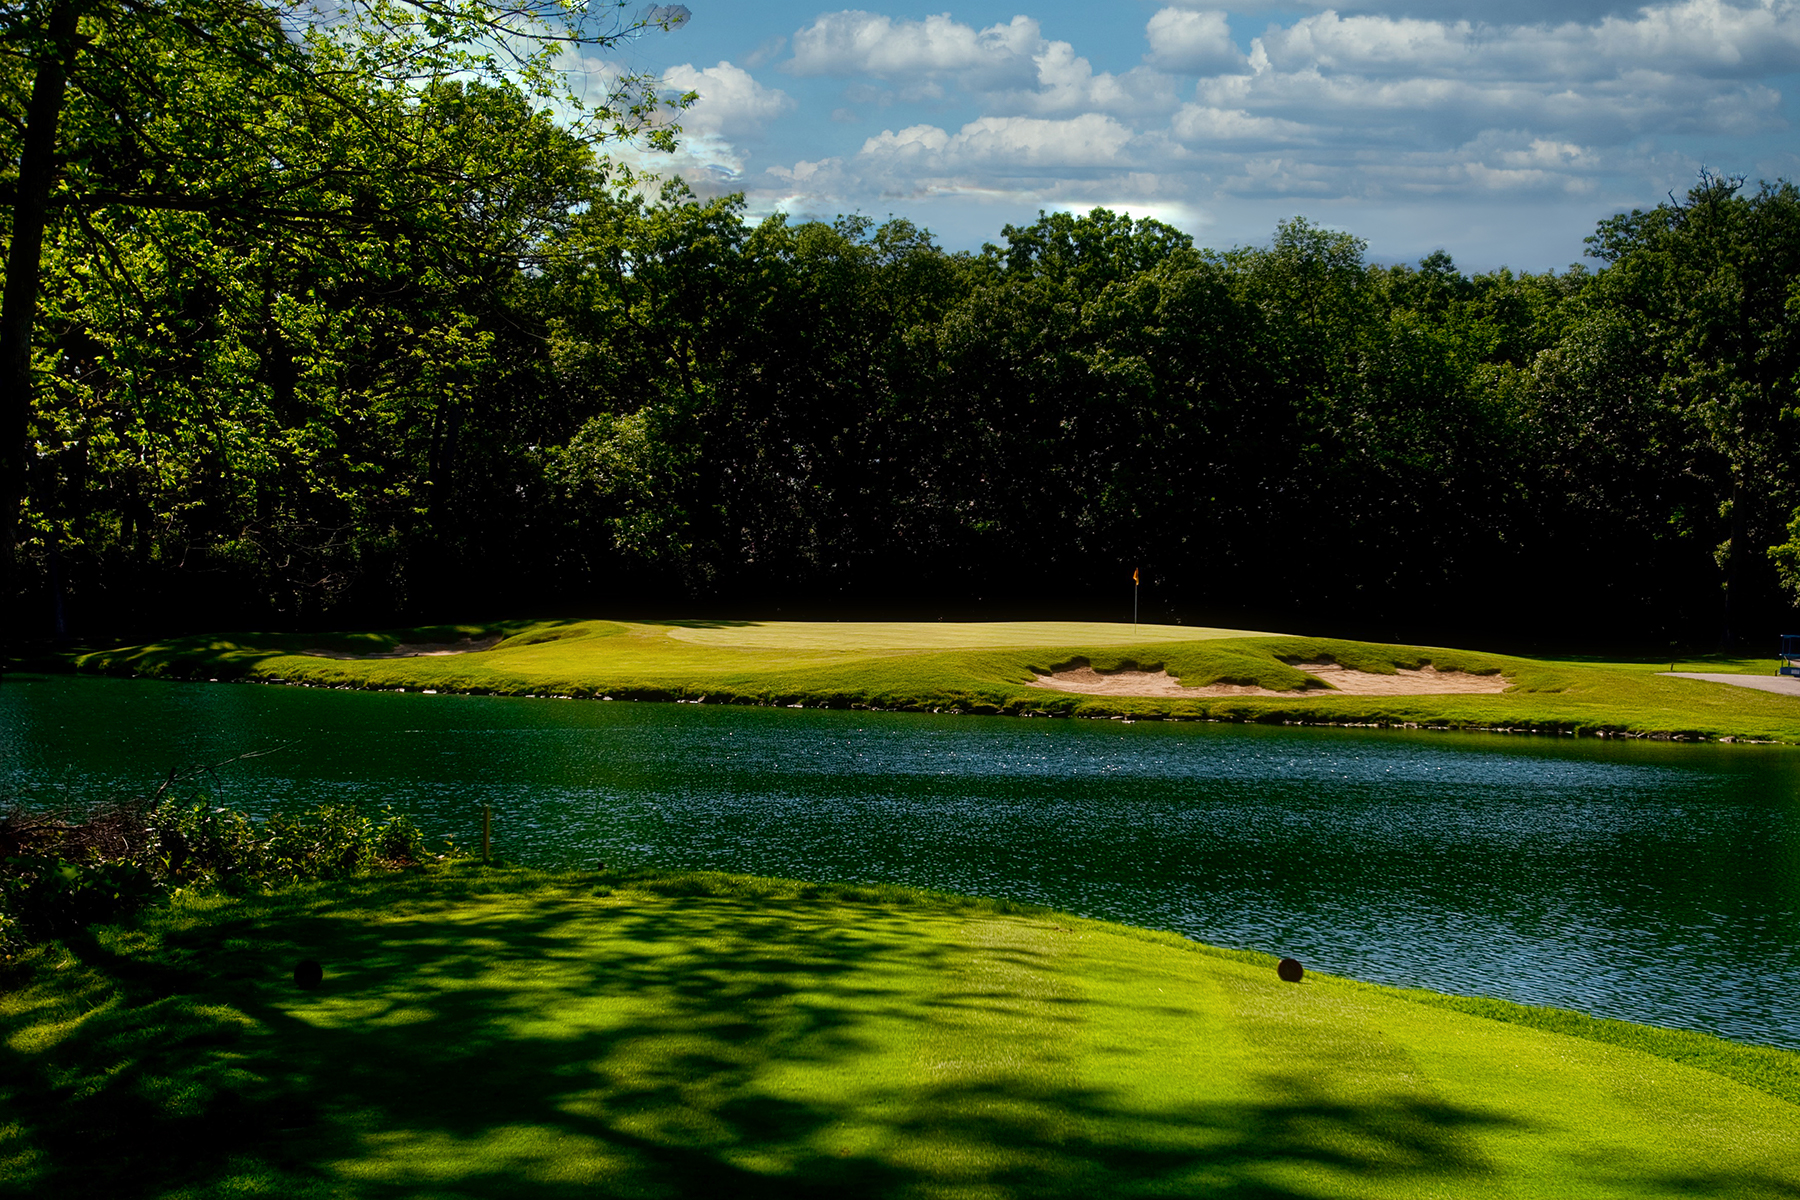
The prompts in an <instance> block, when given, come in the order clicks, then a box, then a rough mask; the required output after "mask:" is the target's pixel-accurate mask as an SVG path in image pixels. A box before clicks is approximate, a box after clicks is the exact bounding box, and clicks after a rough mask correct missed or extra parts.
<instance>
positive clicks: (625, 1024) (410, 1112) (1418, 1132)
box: [0, 876, 1745, 1200]
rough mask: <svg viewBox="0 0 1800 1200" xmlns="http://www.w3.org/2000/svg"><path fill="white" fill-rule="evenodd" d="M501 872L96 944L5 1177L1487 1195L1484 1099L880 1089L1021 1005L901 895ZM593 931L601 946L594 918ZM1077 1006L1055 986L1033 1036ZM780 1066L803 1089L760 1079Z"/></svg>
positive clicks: (310, 1184) (448, 1190) (257, 1183)
mask: <svg viewBox="0 0 1800 1200" xmlns="http://www.w3.org/2000/svg"><path fill="white" fill-rule="evenodd" d="M497 888H498V889H501V890H503V889H504V880H503V879H500V880H498V881H496V880H494V879H493V878H491V877H490V878H486V879H484V878H483V877H479V876H465V877H462V878H460V879H457V878H452V879H450V880H448V881H439V882H438V883H437V884H435V885H434V886H433V887H432V888H431V890H430V892H429V894H427V893H426V891H425V890H424V889H423V888H421V890H420V891H419V892H418V893H417V896H416V903H415V904H410V905H409V904H402V905H400V906H399V907H397V908H394V909H390V910H389V915H391V916H392V917H394V918H395V919H394V920H393V921H391V922H388V923H382V922H379V921H375V920H355V921H351V920H344V919H342V918H340V917H338V916H334V913H335V912H340V911H342V910H343V908H344V907H345V904H346V901H348V902H349V903H352V904H353V903H354V900H353V898H352V897H350V896H347V895H346V894H345V893H343V892H339V893H337V894H336V897H335V898H334V897H333V895H332V894H330V893H324V892H319V893H313V894H312V895H311V896H310V898H307V899H303V900H295V901H274V902H270V903H269V904H268V905H266V906H264V907H263V908H261V909H260V911H258V910H251V915H247V916H245V917H243V918H241V919H233V920H223V921H219V922H215V923H211V924H206V925H202V926H200V927H198V928H197V929H195V930H193V931H189V932H173V933H169V934H167V935H165V937H164V938H163V941H162V945H161V948H160V949H159V950H157V951H156V952H155V953H154V955H150V954H144V955H137V954H131V955H127V954H121V953H118V952H116V951H114V950H112V949H109V948H108V947H107V946H105V945H102V944H100V943H98V942H94V941H87V942H84V943H82V944H80V945H79V946H77V947H75V953H76V955H77V957H78V958H79V959H80V960H81V961H82V963H84V964H85V965H86V966H87V967H88V968H89V969H90V970H91V971H92V972H93V973H94V975H95V976H96V978H95V979H94V980H93V981H92V983H91V985H90V988H91V996H90V997H88V998H84V1003H89V1002H91V1003H92V1004H95V1005H100V1006H103V1007H101V1009H100V1011H98V1012H95V1013H94V1014H93V1015H91V1016H89V1017H88V1019H87V1021H86V1022H85V1023H84V1024H83V1025H82V1026H81V1028H80V1032H79V1033H78V1034H77V1035H76V1036H74V1037H72V1038H69V1039H67V1040H66V1041H63V1042H61V1043H60V1044H58V1045H56V1046H55V1047H54V1049H52V1050H49V1051H45V1052H40V1053H33V1052H32V1051H31V1050H29V1049H21V1047H28V1046H29V1045H30V1044H31V1042H30V1036H29V1034H27V1035H26V1036H25V1037H20V1036H19V1035H20V1034H21V1033H22V1032H24V1031H25V1029H26V1027H27V1026H29V1025H30V1024H31V1023H32V1020H33V1018H32V1016H31V1014H29V1013H27V1014H25V1015H23V1016H19V1017H13V1018H9V1019H8V1021H7V1025H8V1026H9V1027H8V1028H6V1029H5V1030H4V1033H5V1034H6V1035H7V1042H6V1045H5V1047H4V1048H3V1049H0V1067H3V1071H0V1079H4V1080H6V1081H9V1082H7V1083H6V1084H4V1085H0V1086H4V1087H5V1088H6V1101H7V1102H6V1108H7V1109H9V1110H10V1112H9V1113H8V1114H7V1115H6V1117H5V1118H3V1119H4V1120H13V1121H17V1122H20V1125H21V1126H22V1136H19V1135H17V1134H15V1135H14V1136H13V1137H11V1138H10V1139H8V1138H6V1137H5V1136H4V1134H0V1194H11V1195H19V1194H41V1195H48V1194H56V1195H60V1196H108V1197H121V1198H125V1197H140V1196H142V1197H148V1196H157V1195H163V1194H166V1193H168V1192H171V1191H174V1190H178V1189H179V1190H182V1191H183V1193H184V1194H198V1195H206V1194H223V1193H228V1192H229V1193H231V1194H248V1195H258V1194H267V1195H293V1196H298V1195H305V1194H309V1193H311V1194H330V1195H353V1196H360V1197H371V1198H381V1200H386V1198H388V1197H396V1198H397V1197H401V1196H410V1195H417V1194H420V1193H422V1192H428V1193H429V1194H431V1195H434V1196H459V1197H469V1198H485V1197H502V1196H516V1195H520V1194H522V1193H528V1194H530V1195H532V1196H538V1197H549V1198H551V1200H558V1198H561V1197H565V1196H566V1197H575V1196H582V1197H592V1196H595V1195H603V1196H605V1195H679V1196H700V1197H714V1196H717V1197H744V1198H756V1197H770V1198H775V1197H807V1196H820V1197H825V1196H833V1197H838V1196H857V1197H861V1196H902V1195H906V1196H914V1195H933V1194H957V1193H959V1192H962V1191H964V1190H965V1189H966V1190H967V1191H968V1192H969V1193H971V1194H974V1193H977V1192H978V1193H979V1194H981V1195H984V1196H991V1195H1016V1196H1031V1197H1057V1196H1096V1195H1108V1196H1111V1195H1132V1194H1138V1193H1158V1194H1181V1195H1195V1196H1199V1195H1206V1196H1215V1195H1216V1196H1244V1197H1252V1196H1254V1197H1270V1198H1275V1197H1287V1196H1299V1195H1314V1194H1316V1189H1315V1188H1314V1187H1310V1186H1309V1187H1306V1188H1304V1190H1296V1185H1285V1186H1284V1184H1283V1182H1282V1180H1283V1178H1284V1176H1283V1170H1284V1169H1285V1168H1287V1167H1291V1166H1295V1165H1306V1166H1311V1167H1314V1168H1319V1169H1324V1170H1326V1171H1328V1172H1329V1174H1330V1176H1331V1177H1333V1178H1336V1179H1339V1180H1344V1181H1350V1180H1355V1179H1358V1178H1363V1179H1365V1180H1368V1181H1373V1180H1374V1179H1377V1178H1378V1179H1379V1180H1380V1181H1381V1183H1382V1185H1383V1187H1384V1188H1385V1189H1387V1190H1392V1191H1394V1193H1395V1194H1410V1193H1411V1192H1413V1191H1435V1190H1445V1189H1447V1190H1449V1191H1452V1192H1455V1191H1462V1192H1464V1193H1465V1194H1479V1193H1480V1189H1481V1183H1482V1181H1483V1176H1484V1174H1485V1171H1486V1166H1485V1164H1484V1163H1483V1162H1482V1161H1480V1159H1479V1156H1478V1155H1477V1154H1476V1153H1475V1152H1474V1151H1473V1150H1472V1149H1471V1144H1472V1139H1471V1138H1470V1136H1469V1134H1470V1133H1471V1132H1472V1131H1474V1130H1476V1129H1477V1128H1480V1127H1483V1126H1486V1125H1490V1124H1492V1123H1493V1119H1492V1118H1490V1117H1487V1116H1484V1115H1482V1114H1479V1113H1475V1112H1470V1111H1462V1110H1457V1109H1454V1108H1450V1107H1446V1106H1443V1105H1433V1104H1429V1103H1422V1102H1419V1101H1417V1100H1408V1099H1404V1098H1389V1099H1382V1098H1379V1097H1377V1098H1374V1099H1372V1100H1371V1101H1370V1102H1368V1103H1360V1104H1356V1105H1346V1104H1344V1103H1342V1102H1340V1101H1337V1100H1335V1099H1332V1098H1329V1097H1328V1096H1327V1095H1325V1094H1324V1093H1323V1092H1322V1091H1321V1090H1317V1089H1315V1088H1314V1087H1312V1086H1311V1085H1310V1084H1309V1083H1308V1082H1306V1081H1300V1080H1291V1079H1289V1080H1282V1079H1269V1080H1265V1081H1263V1082H1264V1086H1263V1087H1262V1088H1261V1091H1260V1098H1259V1099H1258V1100H1256V1101H1255V1102H1245V1103H1241V1104H1193V1105H1188V1106H1185V1107H1182V1106H1177V1107H1173V1108H1170V1107H1167V1106H1166V1105H1165V1106H1159V1107H1157V1108H1156V1109H1154V1110H1145V1109H1141V1108H1133V1107H1131V1106H1129V1105H1127V1104H1125V1103H1122V1102H1121V1101H1120V1100H1119V1099H1118V1098H1117V1097H1116V1096H1115V1095H1113V1094H1111V1093H1109V1092H1107V1091H1104V1090H1099V1089H1095V1088H1091V1087H1083V1086H1077V1085H1073V1084H1071V1085H1067V1086H1057V1085H1055V1084H1053V1083H1046V1082H1044V1077H1045V1074H1048V1075H1049V1076H1050V1077H1052V1078H1053V1077H1054V1071H1052V1072H1048V1073H1040V1074H1039V1075H1037V1076H1035V1077H1033V1078H1029V1079H1026V1078H1022V1077H1020V1076H1015V1075H1009V1074H1008V1073H1007V1072H1006V1071H1005V1070H1004V1068H1000V1069H995V1070H992V1071H988V1072H986V1073H982V1072H974V1073H971V1074H966V1075H965V1076H964V1077H962V1078H956V1079H950V1080H948V1081H947V1082H945V1083H943V1084H942V1085H940V1086H936V1087H931V1088H927V1089H924V1090H907V1089H906V1088H905V1087H904V1086H889V1087H887V1088H884V1087H883V1086H882V1084H881V1082H880V1080H879V1079H868V1078H864V1077H862V1076H861V1075H860V1074H859V1067H860V1066H861V1064H862V1063H863V1062H865V1061H866V1056H867V1055H868V1054H869V1053H871V1051H872V1050H873V1048H874V1046H875V1044H876V1042H878V1041H879V1040H880V1038H882V1037H884V1036H885V1037H888V1038H890V1039H891V1038H893V1037H894V1036H896V1035H897V1036H899V1037H900V1038H902V1039H908V1038H913V1039H916V1040H917V1041H918V1042H919V1043H920V1044H921V1045H924V1044H928V1043H929V1042H930V1040H931V1039H932V1038H933V1037H935V1036H939V1034H940V1032H941V1030H942V1029H944V1028H945V1027H955V1026H957V1025H958V1024H959V1023H965V1024H966V1023H967V1022H969V1021H971V1020H974V1021H979V1020H982V1019H985V1018H989V1017H993V1016H995V1015H996V1013H998V1012H999V1011H1000V1010H1001V1009H1006V1008H1007V1007H1008V1005H1007V1002H1006V1001H1005V1000H1004V999H1003V998H1002V997H1000V996H998V995H996V994H990V993H985V992H983V991H981V990H980V989H979V988H968V989H964V990H961V991H949V992H943V993H939V994H937V995H927V994H923V993H921V992H919V991H918V990H916V988H901V987H898V986H894V984H895V983H896V982H897V981H898V980H899V979H901V978H903V977H906V976H908V975H909V974H911V973H914V972H918V971H920V970H936V971H939V972H940V973H941V974H942V975H943V977H945V978H947V979H954V978H956V969H955V964H954V963H951V962H949V961H948V958H949V957H950V956H952V955H954V954H955V953H956V949H955V948H954V947H950V946H947V945H944V944H942V943H931V942H928V941H926V940H924V939H920V938H916V937H912V938H909V937H907V936H905V933H904V929H903V926H902V924H901V923H900V922H899V921H898V920H894V919H892V917H891V914H889V913H885V912H884V911H883V910H881V909H877V908H870V909H868V910H866V911H867V914H868V918H869V919H868V922H867V923H866V924H863V923H859V924H858V925H857V926H856V927H854V928H846V927H844V926H842V925H838V924H834V923H832V921H830V920H829V919H827V916H828V915H829V912H830V906H821V905H814V904H809V903H804V902H796V901H791V900H789V901H781V900H770V901H764V902H761V903H760V906H759V907H760V912H759V913H758V915H757V916H756V917H755V918H754V919H750V920H746V919H744V917H743V913H744V911H745V907H744V906H743V905H741V904H725V903H721V902H719V901H718V900H716V899H714V898H710V897H707V896H688V897H682V896H666V897H653V898H649V899H640V898H637V897H632V898H630V899H629V900H625V901H621V902H614V901H608V902H606V905H605V906H603V905H602V903H601V902H599V901H597V900H596V899H595V897H593V896H591V895H586V894H584V893H582V892H580V891H570V892H567V893H564V894H562V895H560V896H558V897H557V898H555V899H553V900H546V899H545V898H544V896H543V894H542V893H541V892H534V893H532V894H530V895H521V896H519V897H517V898H516V902H515V903H513V904H512V906H511V907H510V908H507V909H505V910H496V908H494V907H493V906H492V902H493V901H494V900H495V898H496V897H495V892H496V889H497ZM464 899H468V900H472V901H473V902H474V903H475V904H476V905H483V904H485V905H486V907H480V908H470V907H467V906H465V907H462V908H459V907H458V901H459V900H464ZM837 911H838V912H841V911H842V909H841V908H839V909H838V910H837ZM571 918H577V920H575V921H571ZM597 921H598V922H605V923H606V926H607V928H608V930H609V932H610V937H609V939H608V941H607V943H606V954H605V956H604V958H596V957H594V955H593V954H592V952H591V948H589V947H588V946H586V945H585V944H584V943H583V941H581V940H579V938H578V937H577V936H576V934H577V933H578V932H579V930H580V927H581V926H582V925H586V927H587V930H588V933H589V934H591V932H592V929H593V925H594V923H595V922H597ZM997 954H998V959H997V960H996V961H997V962H998V964H999V965H1000V966H1002V967H1008V968H1018V969H1021V970H1033V971H1037V972H1040V973H1042V972H1049V973H1054V971H1055V966H1054V964H1053V963H1049V962H1046V961H1043V960H1042V959H1040V958H1039V957H1037V956H1035V955H1033V954H1032V953H1031V952H1029V951H1028V950H1022V949H1019V948H1017V947H1013V948H1002V949H1001V950H1000V951H998V952H997ZM308 955H310V956H316V957H319V958H320V959H322V960H323V961H325V962H326V963H328V964H329V965H330V968H331V974H330V976H329V978H328V981H327V984H326V986H325V987H324V988H323V989H321V991H320V992H318V993H313V994H310V995H306V996H304V997H303V996H302V995H301V994H300V993H298V992H296V991H295V990H294V988H293V985H292V984H291V983H290V982H288V981H287V980H286V979H285V977H284V974H283V973H284V972H285V970H286V969H287V968H288V967H289V966H291V964H292V962H293V961H294V960H295V959H296V958H299V957H301V956H308ZM101 977H103V978H101ZM912 977H913V978H915V979H916V978H917V976H916V975H912ZM107 981H110V983H108V982H107ZM109 990H110V991H112V992H114V993H115V994H122V996H123V999H122V1000H118V1001H112V1002H110V1003H109V1001H108V1000H107V992H108V991H109ZM1080 1003H1081V1002H1080V1001H1077V1000H1074V999H1069V998H1064V999H1061V1000H1058V999H1056V998H1055V997H1054V996H1052V997H1051V998H1050V999H1048V1000H1045V1001H1044V1002H1043V1003H1042V1004H1040V1005H1039V1006H1038V1007H1039V1008H1040V1009H1041V1010H1042V1012H1041V1013H1040V1014H1039V1015H1038V1016H1037V1017H1035V1018H1033V1019H1035V1020H1037V1021H1038V1022H1039V1025H1040V1027H1039V1029H1038V1032H1039V1033H1045V1032H1047V1033H1049V1034H1050V1035H1051V1037H1052V1038H1054V1036H1055V1032H1056V1029H1057V1027H1058V1026H1059V1025H1066V1024H1067V1023H1069V1022H1071V1021H1072V1020H1073V1019H1074V1011H1073V1010H1074V1008H1075V1007H1076V1006H1078V1005H1079V1004H1080ZM226 1006H229V1007H226ZM609 1014H610V1016H609ZM1005 1015H1016V1014H1010V1013H1009V1014H1005ZM39 1019H41V1018H39ZM878 1027H879V1028H878ZM880 1030H885V1031H886V1032H885V1033H882V1032H880ZM40 1032H42V1031H40ZM782 1072H789V1073H792V1072H801V1073H810V1074H807V1075H806V1077H807V1078H808V1079H809V1080H811V1084H810V1085H809V1086H803V1087H800V1088H798V1089H796V1088H792V1087H789V1088H786V1089H781V1090H777V1089H774V1088H771V1087H768V1086H767V1084H768V1083H769V1081H770V1080H771V1079H772V1078H773V1077H774V1075H777V1074H780V1073H782ZM788 1078H790V1079H791V1078H792V1075H791V1074H790V1075H789V1076H788ZM834 1089H835V1090H834ZM796 1092H798V1093H800V1094H806V1093H808V1092H810V1093H811V1094H814V1095H815V1096H819V1097H820V1098H817V1099H813V1100H796V1099H794V1098H793V1095H794V1094H796ZM784 1093H785V1094H784ZM25 1147H31V1148H34V1149H35V1152H36V1154H37V1159H36V1161H35V1162H33V1161H31V1160H30V1159H29V1158H27V1157H22V1156H21V1154H20V1151H21V1150H22V1149H23V1148H25ZM334 1164H336V1165H334ZM1681 1182H1682V1186H1683V1187H1684V1189H1685V1191H1686V1194H1690V1195H1707V1194H1723V1193H1724V1192H1726V1191H1727V1190H1730V1191H1731V1192H1733V1193H1734V1194H1735V1193H1736V1192H1738V1191H1739V1190H1740V1189H1741V1187H1742V1185H1743V1183H1744V1182H1745V1181H1743V1180H1741V1179H1736V1180H1732V1181H1730V1185H1731V1186H1730V1188H1729V1189H1727V1187H1726V1186H1725V1181H1722V1180H1710V1179H1708V1178H1705V1177H1701V1176H1699V1175H1697V1176H1696V1177H1695V1178H1693V1179H1688V1180H1684V1181H1681Z"/></svg>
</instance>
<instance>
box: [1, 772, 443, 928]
mask: <svg viewBox="0 0 1800 1200" xmlns="http://www.w3.org/2000/svg"><path fill="white" fill-rule="evenodd" d="M0 856H3V857H0V953H11V952H13V951H15V950H17V949H19V948H20V947H22V946H24V945H27V944H29V943H31V942H35V941H42V940H44V939H47V938H53V937H62V936H66V935H68V934H70V933H73V932H75V931H76V930H78V929H80V928H82V927H83V926H85V925H89V924H93V923H94V922H97V921H106V920H113V919H116V918H118V917H120V916H123V915H125V914H127V913H130V912H134V911H136V910H137V909H139V908H142V907H143V906H144V905H146V904H149V903H151V902H152V901H154V900H156V899H158V898H159V897H161V896H163V895H165V894H167V892H168V891H169V890H170V889H173V888H176V887H202V888H222V889H225V890H227V891H239V890H243V889H246V888H251V887H267V886H275V885H279V884H283V883H289V882H297V881H303V880H318V879H340V878H343V877H344V876H347V875H355V874H360V873H362V872H365V871H371V870H392V869H397V868H403V867H410V866H416V865H419V864H421V863H424V862H427V861H433V860H443V859H445V858H451V857H460V855H458V853H457V851H456V850H455V848H454V847H451V848H449V849H448V850H447V851H446V853H443V854H433V853H431V852H430V851H429V850H428V849H427V848H426V846H425V836H424V834H423V833H422V832H420V830H419V827H418V826H417V825H416V824H414V822H413V821H412V819H411V818H410V817H408V816H406V815H405V814H404V813H397V812H394V811H393V809H392V808H383V809H382V813H381V816H380V817H379V818H371V817H369V816H366V815H364V814H363V813H361V812H359V811H358V810H357V809H356V807H355V806H354V805H348V804H322V805H320V806H319V807H317V808H314V809H312V810H310V811H307V812H302V813H298V814H289V813H283V812H277V813H274V814H272V815H271V816H270V817H269V818H268V819H267V820H265V821H261V822H259V821H257V820H256V819H255V818H253V817H251V816H249V815H248V814H246V813H243V812H239V811H238V810H236V809H232V808H225V807H221V806H215V805H211V804H208V803H206V802H205V799H204V797H200V798H195V797H188V798H185V799H179V798H176V797H174V796H167V795H159V796H157V797H153V798H152V799H151V800H149V801H141V802H137V803H133V804H123V805H117V804H115V805H107V806H104V807H102V808H101V809H98V810H96V811H95V812H93V813H92V814H90V815H88V816H87V817H86V818H85V819H82V820H70V819H68V818H66V817H61V816H46V815H43V814H32V813H24V812H20V811H14V812H11V813H8V814H6V815H4V816H0Z"/></svg>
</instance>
